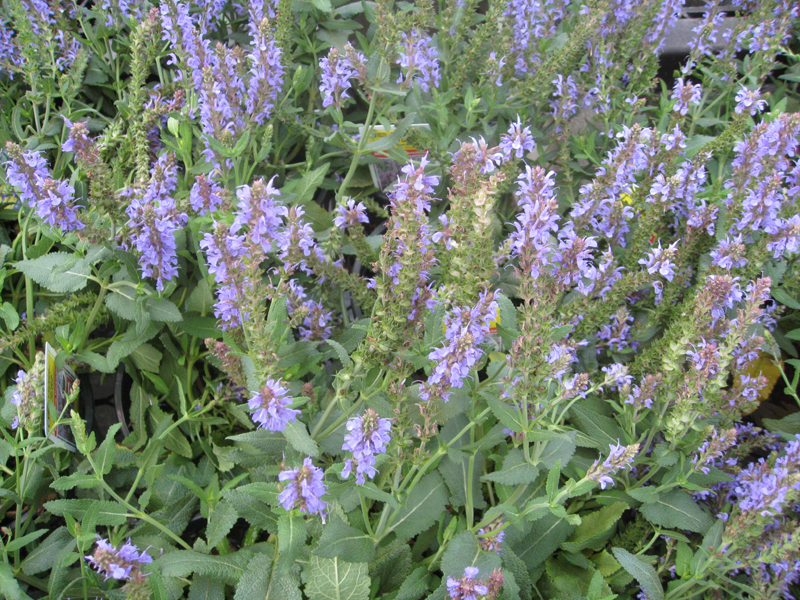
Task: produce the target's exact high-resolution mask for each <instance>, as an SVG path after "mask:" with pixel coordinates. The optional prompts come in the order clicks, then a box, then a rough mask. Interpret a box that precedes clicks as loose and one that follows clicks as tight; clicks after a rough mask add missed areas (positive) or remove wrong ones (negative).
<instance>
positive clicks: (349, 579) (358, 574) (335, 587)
mask: <svg viewBox="0 0 800 600" xmlns="http://www.w3.org/2000/svg"><path fill="white" fill-rule="evenodd" d="M303 579H304V580H305V582H306V587H305V592H306V594H307V595H308V597H309V598H310V599H311V600H368V598H369V587H370V579H369V575H368V574H367V565H366V563H348V562H345V561H343V560H341V559H340V558H322V557H321V556H317V555H316V554H312V555H311V559H310V560H309V563H308V565H307V566H306V568H305V570H304V571H303Z"/></svg>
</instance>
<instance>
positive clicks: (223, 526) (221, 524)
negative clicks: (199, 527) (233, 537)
mask: <svg viewBox="0 0 800 600" xmlns="http://www.w3.org/2000/svg"><path fill="white" fill-rule="evenodd" d="M238 519H239V515H238V514H236V509H235V508H234V507H233V506H232V505H231V504H230V503H229V502H227V501H225V500H223V501H222V502H220V503H219V504H217V505H216V506H215V507H214V511H213V512H212V513H211V517H210V518H209V519H208V529H207V531H206V537H207V539H208V545H209V546H210V547H211V548H214V547H215V546H216V545H217V544H219V543H220V542H221V541H222V540H223V539H224V538H225V536H227V535H228V533H229V532H230V530H231V529H233V526H234V525H235V524H236V521H237V520H238Z"/></svg>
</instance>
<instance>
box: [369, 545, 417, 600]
mask: <svg viewBox="0 0 800 600" xmlns="http://www.w3.org/2000/svg"><path fill="white" fill-rule="evenodd" d="M413 569H414V562H413V560H412V557H411V548H410V547H409V545H408V543H406V542H404V541H403V540H394V541H392V542H391V543H389V544H387V545H386V546H383V547H381V548H379V549H378V552H377V555H376V556H375V558H374V559H373V560H372V561H371V562H370V563H369V577H370V579H371V580H372V588H373V589H375V586H376V585H377V590H378V591H377V593H376V594H374V596H375V597H376V598H381V597H383V596H385V595H387V594H389V593H391V592H394V591H396V590H398V589H400V587H401V586H402V585H403V583H404V582H405V580H406V579H407V578H408V576H409V575H410V574H411V571H412V570H413Z"/></svg>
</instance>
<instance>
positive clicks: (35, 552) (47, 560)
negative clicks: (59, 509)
mask: <svg viewBox="0 0 800 600" xmlns="http://www.w3.org/2000/svg"><path fill="white" fill-rule="evenodd" d="M73 546H75V538H73V537H72V534H70V532H69V530H68V529H67V528H66V527H64V526H61V527H59V528H58V529H56V530H54V531H53V532H52V533H51V534H50V535H48V536H47V537H46V538H45V539H44V540H43V541H42V543H41V544H39V545H38V546H36V547H35V548H33V549H32V550H31V551H30V552H29V553H28V556H26V557H25V560H23V561H22V572H23V573H25V575H36V574H37V573H41V572H42V571H47V570H48V569H50V568H51V567H52V566H53V557H54V556H57V555H58V554H60V553H61V552H63V551H64V550H66V549H67V548H72V547H73Z"/></svg>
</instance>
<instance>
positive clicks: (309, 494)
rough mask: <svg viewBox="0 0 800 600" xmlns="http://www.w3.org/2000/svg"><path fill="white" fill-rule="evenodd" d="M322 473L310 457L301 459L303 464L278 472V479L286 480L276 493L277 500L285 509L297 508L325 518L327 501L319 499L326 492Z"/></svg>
mask: <svg viewBox="0 0 800 600" xmlns="http://www.w3.org/2000/svg"><path fill="white" fill-rule="evenodd" d="M323 477H324V473H323V472H322V469H320V468H319V467H315V466H314V463H313V462H311V457H310V456H309V457H308V458H304V459H303V466H302V467H299V468H297V469H288V470H286V471H281V472H280V473H279V474H278V481H285V482H288V483H286V484H285V487H284V488H283V490H282V491H281V493H280V494H279V495H278V501H279V502H280V503H281V505H282V506H283V508H285V509H286V510H292V509H294V508H297V509H298V510H300V512H304V513H307V514H314V513H316V514H319V515H320V516H321V517H322V519H323V521H324V519H325V514H326V513H325V507H326V506H327V505H328V503H327V502H325V501H324V500H321V498H322V496H323V495H324V494H325V492H326V488H325V482H324V481H323Z"/></svg>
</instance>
